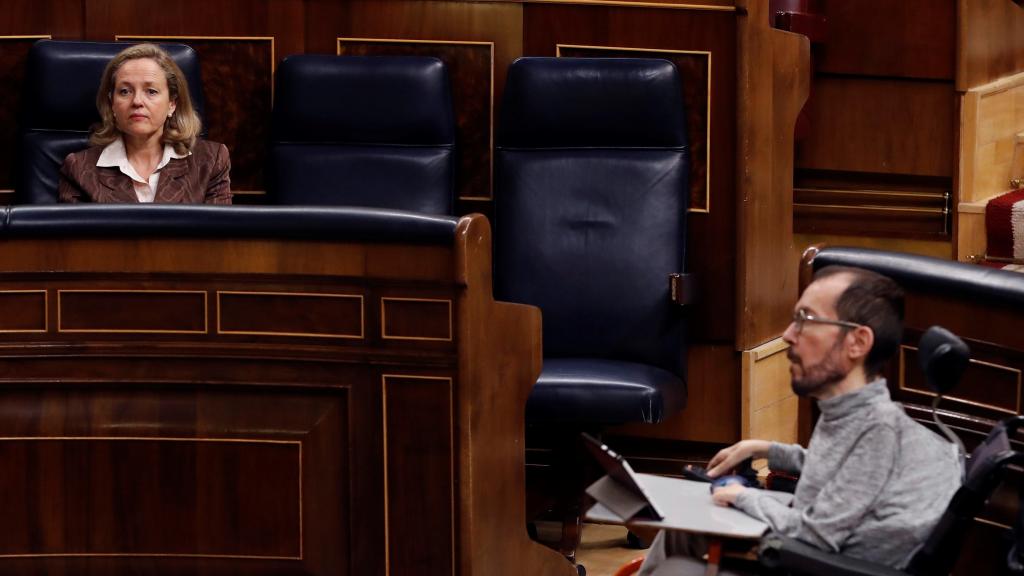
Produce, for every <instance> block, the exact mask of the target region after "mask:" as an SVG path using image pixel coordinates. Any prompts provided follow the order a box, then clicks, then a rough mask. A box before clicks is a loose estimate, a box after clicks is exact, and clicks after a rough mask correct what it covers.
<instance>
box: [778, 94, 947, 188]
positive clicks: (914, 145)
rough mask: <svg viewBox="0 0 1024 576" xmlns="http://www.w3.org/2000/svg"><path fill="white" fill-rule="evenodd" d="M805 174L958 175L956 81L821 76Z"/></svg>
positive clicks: (811, 105)
mask: <svg viewBox="0 0 1024 576" xmlns="http://www.w3.org/2000/svg"><path fill="white" fill-rule="evenodd" d="M805 110H806V112H807V114H808V118H809V120H810V131H809V134H808V136H807V138H806V139H804V140H803V141H801V142H800V143H799V145H798V147H797V156H796V165H797V167H798V168H800V169H818V170H837V171H851V172H871V173H884V174H912V175H922V176H943V177H952V175H953V169H954V168H953V150H954V140H953V134H954V127H955V118H956V100H955V98H954V93H953V85H952V83H947V82H910V81H899V80H883V79H874V78H847V77H835V76H828V77H818V78H816V79H815V81H814V88H813V92H812V95H811V97H810V99H809V100H808V103H807V107H806V108H805Z"/></svg>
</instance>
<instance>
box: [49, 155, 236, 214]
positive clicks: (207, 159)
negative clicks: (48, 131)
mask: <svg viewBox="0 0 1024 576" xmlns="http://www.w3.org/2000/svg"><path fill="white" fill-rule="evenodd" d="M103 148H104V147H103V146H92V147H90V148H87V149H85V150H82V151H81V152H75V153H74V154H69V155H68V157H67V158H65V159H64V165H63V166H61V168H60V187H59V188H58V191H57V197H58V201H59V202H138V201H139V198H138V196H136V194H135V188H134V186H133V185H132V179H131V178H129V177H128V176H126V175H124V174H122V173H121V171H120V170H118V169H117V168H100V167H98V166H96V161H97V160H99V157H100V153H102V152H103ZM230 170H231V159H230V158H229V156H228V149H227V147H225V146H224V145H223V144H218V143H217V142H207V141H205V140H197V141H196V143H195V146H193V147H192V154H191V155H189V156H187V157H185V158H175V159H173V160H171V161H170V162H168V163H167V165H166V166H164V167H163V168H162V169H160V184H159V185H158V186H157V189H156V198H155V199H154V203H164V204H231V177H230V176H229V174H228V173H229V172H230Z"/></svg>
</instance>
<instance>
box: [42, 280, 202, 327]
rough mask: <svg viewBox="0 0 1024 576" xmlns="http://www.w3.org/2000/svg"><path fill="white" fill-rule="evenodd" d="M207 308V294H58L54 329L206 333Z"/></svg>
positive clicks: (61, 292)
mask: <svg viewBox="0 0 1024 576" xmlns="http://www.w3.org/2000/svg"><path fill="white" fill-rule="evenodd" d="M206 304H207V302H206V292H174V291H167V292H162V291H145V290H140V291H134V290H133V291H120V290H96V291H88V290H87V291H78V290H61V291H59V292H58V305H57V308H58V309H57V314H58V323H57V329H58V330H59V331H63V332H106V331H116V332H199V333H205V332H206V331H207V325H206Z"/></svg>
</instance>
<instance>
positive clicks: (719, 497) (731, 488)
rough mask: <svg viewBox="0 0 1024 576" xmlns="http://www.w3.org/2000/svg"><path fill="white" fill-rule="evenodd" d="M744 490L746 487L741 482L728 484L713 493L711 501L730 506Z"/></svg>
mask: <svg viewBox="0 0 1024 576" xmlns="http://www.w3.org/2000/svg"><path fill="white" fill-rule="evenodd" d="M744 490H746V487H744V486H743V485H741V484H727V485H725V486H722V487H721V488H717V489H715V491H714V492H712V493H711V501H712V502H714V503H715V504H718V505H719V506H729V505H731V504H733V503H734V502H736V497H737V496H739V495H740V493H742V492H743V491H744Z"/></svg>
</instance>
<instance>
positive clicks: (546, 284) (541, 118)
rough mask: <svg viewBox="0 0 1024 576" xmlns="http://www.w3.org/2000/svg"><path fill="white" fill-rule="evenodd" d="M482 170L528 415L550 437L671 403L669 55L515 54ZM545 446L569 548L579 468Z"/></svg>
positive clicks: (674, 164) (679, 167)
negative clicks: (486, 173) (529, 310)
mask: <svg viewBox="0 0 1024 576" xmlns="http://www.w3.org/2000/svg"><path fill="white" fill-rule="evenodd" d="M495 168H496V180H495V296H496V297H497V298H498V299H500V300H507V301H511V302H520V303H525V304H532V305H535V306H538V307H540V309H541V312H542V314H543V330H544V332H543V339H544V364H543V370H542V372H541V374H540V377H539V379H538V380H537V383H536V385H535V386H534V389H533V391H532V393H531V395H530V398H529V401H528V403H527V409H526V419H527V423H528V425H530V426H531V427H534V428H536V427H539V426H544V427H546V428H545V434H544V436H545V438H546V439H547V440H548V441H553V442H554V443H555V449H556V451H564V450H574V448H573V446H574V445H578V442H577V437H578V435H579V432H580V431H589V432H596V431H598V430H600V429H601V428H602V427H604V426H607V425H611V424H621V423H628V422H644V423H654V422H659V421H661V420H662V419H663V418H665V417H666V416H668V415H670V414H672V413H673V412H676V411H678V410H680V409H681V408H682V407H683V406H684V404H685V399H686V384H685V380H684V377H685V374H686V372H685V370H686V366H685V359H686V349H685V332H686V330H685V314H684V308H682V307H681V306H679V304H678V303H677V302H678V300H674V299H673V295H672V291H671V289H670V276H671V275H673V274H681V273H682V272H683V266H684V263H685V256H686V251H685V245H686V214H687V204H688V198H689V196H688V185H687V182H688V175H689V174H688V173H689V153H688V148H687V138H686V126H685V114H684V106H683V97H682V87H681V83H680V78H679V74H678V72H677V71H676V68H675V66H674V65H673V64H672V63H671V62H668V61H666V60H653V59H587V58H521V59H519V60H517V61H516V62H514V63H513V64H512V66H511V67H510V68H509V73H508V81H507V83H506V87H505V94H504V100H503V102H502V116H501V124H500V130H499V136H498V147H497V151H496V166H495ZM555 437H561V438H562V439H561V440H558V439H554V438H555ZM555 459H556V467H560V468H562V470H560V471H559V472H556V474H557V475H558V476H559V477H560V478H561V479H560V480H559V482H562V483H563V485H564V486H563V494H562V495H561V496H560V499H561V500H562V502H561V503H560V504H561V505H562V506H563V510H562V512H563V522H564V524H563V526H564V527H565V530H564V531H563V541H562V545H561V549H562V552H563V553H565V554H566V555H567V556H569V557H570V558H572V557H573V555H574V551H575V547H576V545H577V544H578V534H573V529H572V527H571V525H572V524H576V525H578V523H579V508H580V504H581V502H582V494H583V488H584V486H585V483H584V482H585V480H586V477H585V475H584V474H580V473H578V472H577V471H574V470H572V469H570V468H572V466H573V464H574V463H579V462H580V458H579V457H578V456H573V455H572V454H565V453H563V454H561V455H559V456H556V457H555Z"/></svg>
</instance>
